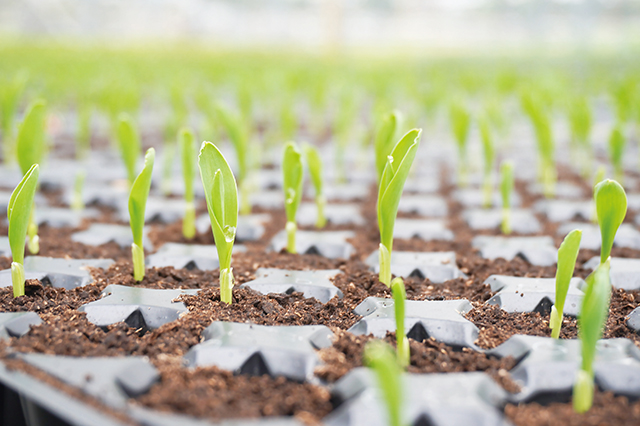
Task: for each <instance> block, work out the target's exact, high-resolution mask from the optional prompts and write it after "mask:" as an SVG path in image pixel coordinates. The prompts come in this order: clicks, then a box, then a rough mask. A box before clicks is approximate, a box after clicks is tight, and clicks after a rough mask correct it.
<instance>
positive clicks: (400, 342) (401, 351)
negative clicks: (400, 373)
mask: <svg viewBox="0 0 640 426" xmlns="http://www.w3.org/2000/svg"><path fill="white" fill-rule="evenodd" d="M396 337H397V336H396ZM396 345H397V346H398V363H399V364H400V366H401V367H402V368H406V367H407V366H408V365H409V364H410V362H411V350H410V348H409V339H408V338H407V336H404V335H403V336H402V337H397V341H396Z"/></svg>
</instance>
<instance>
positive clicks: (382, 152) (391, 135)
mask: <svg viewBox="0 0 640 426" xmlns="http://www.w3.org/2000/svg"><path fill="white" fill-rule="evenodd" d="M400 120H401V116H400V113H399V112H398V111H393V112H390V113H389V114H386V115H385V116H383V118H382V120H381V121H380V122H379V124H378V127H377V129H376V134H375V139H374V141H373V146H374V150H375V154H376V171H377V173H378V182H380V179H382V173H383V172H384V167H385V166H386V164H387V157H388V156H389V154H390V153H391V150H392V149H393V143H394V141H395V140H396V134H397V131H398V128H399V127H400Z"/></svg>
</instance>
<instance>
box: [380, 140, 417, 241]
mask: <svg viewBox="0 0 640 426" xmlns="http://www.w3.org/2000/svg"><path fill="white" fill-rule="evenodd" d="M421 133H422V129H413V130H410V131H409V132H407V134H406V135H404V136H403V137H402V139H400V141H399V142H398V143H397V144H396V146H395V147H394V148H393V151H392V152H391V155H390V156H389V157H388V158H387V164H386V165H385V168H384V171H383V173H382V178H381V179H380V186H379V188H378V204H377V212H378V227H379V228H380V242H381V243H382V244H383V245H384V246H385V247H386V248H387V249H388V250H389V252H391V249H392V247H393V227H394V225H395V221H396V215H397V214H398V205H399V204H400V197H401V196H402V190H403V188H404V184H405V182H406V180H407V177H408V176H409V171H410V170H411V165H412V164H413V160H414V159H415V157H416V152H417V151H418V143H419V141H420V135H421Z"/></svg>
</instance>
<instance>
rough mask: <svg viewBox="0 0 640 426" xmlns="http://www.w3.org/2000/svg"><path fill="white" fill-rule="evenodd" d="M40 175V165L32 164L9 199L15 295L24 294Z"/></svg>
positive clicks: (8, 210)
mask: <svg viewBox="0 0 640 426" xmlns="http://www.w3.org/2000/svg"><path fill="white" fill-rule="evenodd" d="M39 176H40V166H38V165H37V164H34V165H32V166H31V167H30V168H29V170H28V171H27V173H25V175H24V177H23V178H22V180H21V181H20V183H19V184H18V186H16V189H14V190H13V192H12V193H11V198H10V199H9V208H8V209H7V218H8V219H9V245H10V246H11V254H12V255H13V262H12V263H11V282H12V283H13V297H19V296H24V280H25V277H24V239H25V237H26V235H27V228H28V226H29V218H30V217H31V210H32V207H33V199H34V197H35V194H36V189H37V187H38V177H39Z"/></svg>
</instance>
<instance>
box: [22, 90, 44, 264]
mask: <svg viewBox="0 0 640 426" xmlns="http://www.w3.org/2000/svg"><path fill="white" fill-rule="evenodd" d="M46 114H47V113H46V102H45V101H44V100H42V99H38V100H36V101H34V102H33V103H31V104H30V105H29V108H28V109H27V112H26V114H25V117H24V120H23V121H22V123H21V124H20V127H19V128H18V135H17V137H16V150H17V156H18V164H19V165H20V169H21V171H22V174H23V175H26V174H27V171H29V169H31V166H33V165H34V164H40V163H41V162H42V158H43V157H44V153H45V151H46V140H45V138H46V134H45V121H46V118H47V116H46ZM34 210H35V208H32V209H31V216H30V217H29V227H28V229H27V235H28V236H29V242H28V244H27V246H28V247H29V252H30V253H31V254H37V253H38V252H39V251H40V238H39V237H38V225H37V223H36V222H35V219H34Z"/></svg>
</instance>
